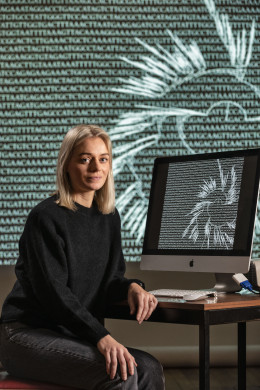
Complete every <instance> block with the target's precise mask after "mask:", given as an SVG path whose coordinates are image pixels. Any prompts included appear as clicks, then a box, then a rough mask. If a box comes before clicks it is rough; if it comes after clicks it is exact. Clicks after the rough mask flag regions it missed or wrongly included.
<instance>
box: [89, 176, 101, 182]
mask: <svg viewBox="0 0 260 390" xmlns="http://www.w3.org/2000/svg"><path fill="white" fill-rule="evenodd" d="M100 179H102V177H101V176H89V177H87V180H90V181H98V180H100Z"/></svg>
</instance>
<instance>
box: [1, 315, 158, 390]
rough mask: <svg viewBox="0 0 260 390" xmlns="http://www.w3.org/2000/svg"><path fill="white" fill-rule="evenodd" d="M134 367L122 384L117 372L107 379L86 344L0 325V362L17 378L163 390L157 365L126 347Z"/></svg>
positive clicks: (88, 389)
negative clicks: (132, 358) (133, 359)
mask: <svg viewBox="0 0 260 390" xmlns="http://www.w3.org/2000/svg"><path fill="white" fill-rule="evenodd" d="M128 350H129V352H130V353H131V354H132V355H133V356H134V358H135V360H136V362H137V364H138V367H137V368H136V369H135V373H134V375H132V376H128V379H127V380H126V381H122V379H121V378H120V374H119V373H120V369H119V370H118V373H117V375H116V377H115V378H114V379H113V380H111V379H110V378H109V376H108V375H107V373H106V365H105V358H104V356H103V355H102V354H101V353H100V352H99V351H98V349H97V348H96V347H95V346H93V345H92V344H90V343H87V342H85V341H84V342H82V341H81V340H79V339H77V338H73V337H69V336H66V335H64V334H62V333H58V332H55V331H52V330H50V329H44V328H33V327H30V326H28V325H25V324H22V323H19V322H10V323H4V324H1V325H0V361H1V363H2V365H3V366H4V368H5V370H6V371H8V373H9V374H11V375H13V376H17V377H20V378H25V379H31V380H37V381H43V382H50V383H53V384H59V385H64V386H71V387H75V388H79V389H85V390H112V389H113V390H119V389H122V390H164V389H165V387H164V375H163V370H162V366H161V364H160V363H159V362H158V361H157V360H156V359H155V358H154V357H153V356H151V355H149V354H148V353H146V352H143V351H139V350H136V349H133V348H128Z"/></svg>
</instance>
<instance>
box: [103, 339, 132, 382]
mask: <svg viewBox="0 0 260 390" xmlns="http://www.w3.org/2000/svg"><path fill="white" fill-rule="evenodd" d="M97 348H98V350H99V352H101V353H102V355H104V356H105V359H106V371H107V374H108V375H109V376H110V379H114V377H115V375H116V370H117V365H118V363H119V364H120V371H121V378H122V379H123V380H124V381H126V380H127V368H128V372H129V374H130V375H134V366H136V367H137V364H136V361H135V359H134V357H133V356H132V355H131V354H130V353H129V352H128V350H127V348H125V347H124V346H123V345H122V344H120V343H118V342H117V341H116V340H115V339H114V338H113V337H111V336H110V335H107V336H105V337H103V338H102V339H100V340H99V342H98V343H97Z"/></svg>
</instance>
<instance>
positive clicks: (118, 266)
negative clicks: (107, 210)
mask: <svg viewBox="0 0 260 390" xmlns="http://www.w3.org/2000/svg"><path fill="white" fill-rule="evenodd" d="M111 264H112V267H113V269H114V270H115V272H114V273H113V274H112V275H111V277H110V279H109V283H108V286H107V291H106V294H107V301H108V302H109V303H113V302H118V301H123V300H125V299H127V294H128V288H129V286H130V284H131V283H138V284H139V285H140V286H141V287H143V288H145V285H144V283H143V282H142V281H141V280H139V279H127V278H125V277H124V274H125V271H126V266H125V259H124V255H123V251H122V245H121V221H120V215H119V213H118V211H117V209H116V210H115V214H114V236H113V242H112V247H111Z"/></svg>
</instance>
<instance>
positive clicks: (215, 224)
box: [182, 160, 239, 249]
mask: <svg viewBox="0 0 260 390" xmlns="http://www.w3.org/2000/svg"><path fill="white" fill-rule="evenodd" d="M217 163H218V168H219V177H217V178H214V177H210V178H209V179H208V180H204V183H203V184H202V185H201V186H200V192H199V193H198V195H197V197H198V199H199V201H198V202H197V203H196V204H195V206H194V207H193V209H192V210H191V212H190V213H189V215H190V216H191V220H190V223H189V225H188V226H187V227H186V229H185V230H184V232H183V234H182V237H183V238H184V237H188V238H189V239H191V240H193V242H194V243H195V242H197V240H199V239H200V240H201V237H200V236H201V235H202V236H203V241H202V245H201V248H203V247H207V248H216V247H218V248H222V249H230V248H232V247H233V243H234V234H235V227H236V215H237V207H238V190H239V188H238V185H237V175H236V171H235V167H234V166H233V167H232V168H231V170H230V171H229V172H227V173H226V174H224V172H223V169H222V168H221V164H220V162H219V160H217Z"/></svg>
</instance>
